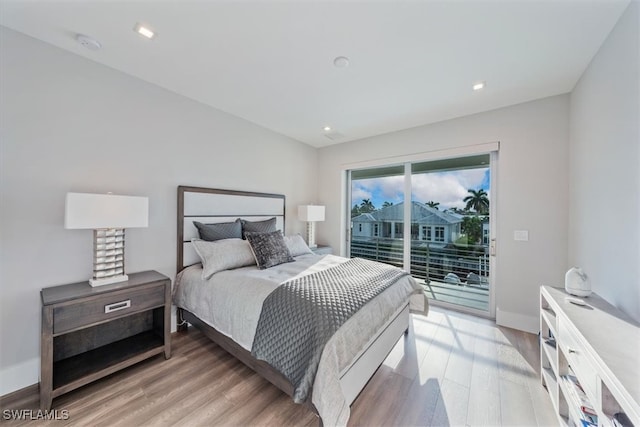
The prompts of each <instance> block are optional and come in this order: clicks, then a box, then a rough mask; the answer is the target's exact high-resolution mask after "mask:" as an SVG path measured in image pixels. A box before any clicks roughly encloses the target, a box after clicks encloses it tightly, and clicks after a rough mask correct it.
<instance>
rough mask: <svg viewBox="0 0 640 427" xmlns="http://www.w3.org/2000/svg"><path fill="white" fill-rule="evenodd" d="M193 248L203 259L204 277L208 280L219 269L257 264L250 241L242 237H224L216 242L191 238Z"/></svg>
mask: <svg viewBox="0 0 640 427" xmlns="http://www.w3.org/2000/svg"><path fill="white" fill-rule="evenodd" d="M191 242H192V243H193V248H194V249H195V250H196V252H197V254H198V256H199V257H200V260H201V261H202V278H203V279H204V280H208V279H210V278H211V276H213V275H214V274H216V273H217V272H219V271H223V270H231V269H233V268H239V267H245V266H248V265H256V259H255V258H254V257H253V252H251V248H250V247H249V243H248V242H247V241H246V240H242V239H224V240H218V241H215V242H207V241H205V240H199V239H191Z"/></svg>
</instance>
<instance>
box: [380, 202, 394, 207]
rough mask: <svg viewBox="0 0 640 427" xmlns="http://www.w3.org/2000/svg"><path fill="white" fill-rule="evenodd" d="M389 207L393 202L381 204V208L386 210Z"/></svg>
mask: <svg viewBox="0 0 640 427" xmlns="http://www.w3.org/2000/svg"><path fill="white" fill-rule="evenodd" d="M389 206H393V202H384V203H383V204H382V207H383V208H388V207H389Z"/></svg>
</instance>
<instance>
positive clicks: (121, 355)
mask: <svg viewBox="0 0 640 427" xmlns="http://www.w3.org/2000/svg"><path fill="white" fill-rule="evenodd" d="M40 296H41V298H42V334H41V344H40V351H41V366H40V407H41V409H42V410H48V409H49V408H51V401H52V400H53V399H54V398H55V397H58V396H60V395H62V394H64V393H67V392H69V391H71V390H74V389H76V388H78V387H81V386H83V385H85V384H88V383H90V382H92V381H95V380H97V379H100V378H102V377H105V376H107V375H110V374H112V373H114V372H117V371H119V370H121V369H124V368H126V367H128V366H131V365H133V364H135V363H138V362H140V361H142V360H145V359H147V358H150V357H152V356H155V355H158V354H161V353H164V357H165V359H168V358H170V357H171V335H170V334H171V280H170V279H169V278H168V277H167V276H164V275H162V274H160V273H158V272H156V271H145V272H141V273H133V274H129V280H128V281H126V282H120V283H114V284H111V285H104V286H99V287H91V286H90V285H89V282H80V283H73V284H69V285H61V286H53V287H50V288H44V289H42V291H41V292H40Z"/></svg>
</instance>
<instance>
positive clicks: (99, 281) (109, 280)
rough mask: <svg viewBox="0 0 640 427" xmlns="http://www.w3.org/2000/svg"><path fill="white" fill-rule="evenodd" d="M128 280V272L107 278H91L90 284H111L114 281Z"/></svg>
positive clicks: (94, 285)
mask: <svg viewBox="0 0 640 427" xmlns="http://www.w3.org/2000/svg"><path fill="white" fill-rule="evenodd" d="M127 280H129V276H127V275H126V274H122V275H120V276H112V277H107V278H105V279H89V284H90V285H91V286H93V287H96V286H103V285H110V284H112V283H118V282H126V281H127Z"/></svg>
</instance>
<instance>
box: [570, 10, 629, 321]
mask: <svg viewBox="0 0 640 427" xmlns="http://www.w3.org/2000/svg"><path fill="white" fill-rule="evenodd" d="M639 10H640V5H639V4H638V2H632V3H631V4H630V5H629V7H628V8H627V10H626V11H625V13H624V15H623V16H622V17H621V18H620V20H619V21H618V24H617V25H616V27H615V28H614V29H613V31H612V32H611V34H610V35H609V37H608V38H607V40H605V42H604V44H603V45H602V47H601V48H600V50H599V52H598V53H597V54H596V56H595V57H594V58H593V60H592V62H591V64H590V65H589V67H588V68H587V69H586V71H585V72H584V74H583V75H582V77H581V78H580V80H579V82H578V84H577V85H576V87H575V88H574V91H573V92H572V94H571V116H570V129H571V139H570V140H571V143H570V171H571V173H570V213H571V216H570V221H569V225H570V227H569V230H570V234H569V261H570V263H571V264H572V265H577V266H581V267H583V268H584V270H585V272H586V273H587V275H588V276H589V277H590V280H591V285H592V287H593V290H594V291H595V292H597V293H598V294H600V295H601V296H603V297H604V298H606V299H607V300H609V302H611V303H612V304H614V305H616V306H618V307H619V308H621V309H622V310H623V311H625V312H626V313H627V314H629V315H631V316H632V317H634V318H635V319H637V320H638V321H640V267H639V265H640V251H639V249H638V242H639V241H640V225H639V222H640V209H639V201H640V174H639V172H638V170H639V169H640V152H639V149H638V147H639V146H640V129H639V123H640V86H639V82H640V71H639V69H640V42H639V40H640V34H639V31H638V26H639V21H640V11H639Z"/></svg>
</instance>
